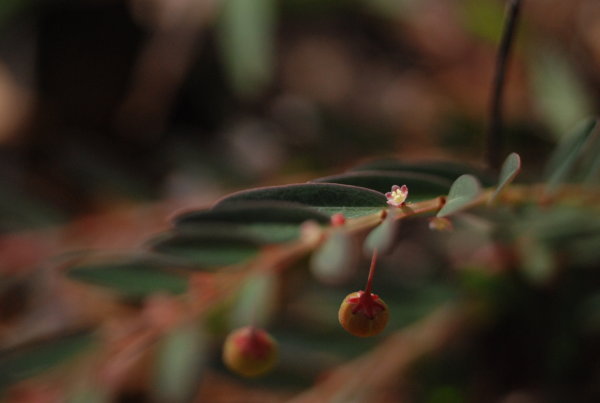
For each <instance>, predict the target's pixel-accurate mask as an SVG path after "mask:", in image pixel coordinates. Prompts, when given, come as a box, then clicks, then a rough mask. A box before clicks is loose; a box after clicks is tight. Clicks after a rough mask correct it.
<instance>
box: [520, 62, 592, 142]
mask: <svg viewBox="0 0 600 403" xmlns="http://www.w3.org/2000/svg"><path fill="white" fill-rule="evenodd" d="M532 66H533V67H532V68H533V72H532V74H531V77H533V89H534V93H535V100H536V101H537V103H538V106H539V109H540V111H541V113H542V115H543V117H544V121H545V122H548V123H549V125H550V128H551V129H552V131H553V132H554V137H555V139H557V140H559V139H561V138H562V137H563V135H564V133H566V132H567V131H568V130H569V128H571V127H572V126H573V125H574V124H575V123H577V122H578V121H581V120H582V119H584V118H585V117H586V116H589V115H590V114H591V113H592V111H593V108H592V105H591V102H590V95H589V92H588V91H586V87H585V86H584V84H583V83H582V82H581V80H580V78H579V75H578V74H577V73H576V72H575V71H574V70H573V66H571V65H570V64H569V62H568V59H567V58H566V57H565V55H563V54H560V53H559V52H557V51H550V50H546V51H543V52H540V53H539V55H538V56H537V57H536V58H535V59H534V61H533V63H532Z"/></svg>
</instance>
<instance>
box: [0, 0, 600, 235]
mask: <svg viewBox="0 0 600 403" xmlns="http://www.w3.org/2000/svg"><path fill="white" fill-rule="evenodd" d="M503 10H504V1H500V0H464V1H455V0H419V1H416V0H369V1H364V0H344V1H339V0H318V1H317V0H314V1H313V0H279V1H278V0H253V1H252V2H248V1H244V0H228V1H218V0H130V1H124V0H81V1H67V0H64V1H61V0H4V1H2V2H1V4H0V155H1V158H0V164H1V167H0V231H2V232H8V231H15V230H22V229H29V228H36V227H43V226H48V225H53V224H61V223H65V222H67V220H69V219H72V218H74V217H78V216H80V215H81V214H84V213H89V212H94V211H97V210H102V211H103V210H105V209H106V208H107V206H109V207H110V206H112V207H114V205H115V204H116V205H121V204H129V203H136V202H140V201H156V200H163V201H171V202H172V203H173V204H172V206H175V207H178V206H181V205H183V206H185V205H189V204H190V203H192V204H198V203H210V202H212V201H213V200H214V199H215V198H216V197H218V196H219V195H222V194H223V193H224V192H226V191H228V190H231V189H236V188H240V187H244V186H245V187H247V186H252V185H257V184H262V183H282V182H290V181H295V180H303V179H305V178H307V177H314V176H315V173H323V172H336V171H339V169H341V168H343V167H345V166H347V165H349V164H353V163H355V162H356V161H357V160H358V159H363V158H366V157H370V156H377V155H381V154H387V155H389V154H393V155H396V156H399V157H402V158H408V159H414V158H422V157H438V156H442V155H445V156H451V157H453V158H460V159H467V160H471V161H474V162H481V160H482V155H483V154H482V149H483V142H484V139H483V134H484V130H485V124H486V121H487V109H488V104H489V101H488V98H489V93H490V86H491V81H492V74H493V66H494V58H495V49H496V46H497V42H498V38H499V37H500V32H501V23H502V16H503ZM599 19H600V4H598V2H597V1H594V0H574V1H569V2H564V1H559V0H528V1H527V2H526V4H525V9H524V16H523V24H522V26H521V28H522V29H521V30H520V34H519V38H518V46H517V49H516V52H515V57H514V59H513V63H512V64H511V68H510V77H509V84H508V89H507V99H506V119H507V126H508V129H507V136H508V140H507V143H508V144H507V150H510V151H512V150H516V151H518V152H520V153H521V155H522V156H523V159H524V160H525V161H527V163H528V164H529V165H530V166H529V167H528V168H531V169H532V170H534V169H535V166H536V163H537V162H538V161H540V160H542V159H543V158H544V157H545V155H546V153H547V151H548V150H549V149H550V147H551V145H552V144H553V143H554V142H555V141H556V140H557V138H558V137H559V136H560V135H561V134H563V133H565V131H566V130H567V129H568V128H570V127H571V126H572V125H573V124H574V123H575V122H576V121H577V120H578V119H579V118H581V117H582V116H588V115H590V114H591V113H593V111H595V110H596V109H597V100H598V95H599V93H600V74H599V71H600V70H599V63H600V29H599V28H598V27H599V26H600V24H598V23H597V22H598V20H599Z"/></svg>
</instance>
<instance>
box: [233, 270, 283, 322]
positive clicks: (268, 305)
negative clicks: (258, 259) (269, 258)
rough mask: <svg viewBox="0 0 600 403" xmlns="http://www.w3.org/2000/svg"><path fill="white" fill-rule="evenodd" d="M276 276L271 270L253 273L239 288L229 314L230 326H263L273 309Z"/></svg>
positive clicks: (275, 296) (275, 298)
mask: <svg viewBox="0 0 600 403" xmlns="http://www.w3.org/2000/svg"><path fill="white" fill-rule="evenodd" d="M276 280H277V278H276V276H275V274H274V273H273V272H272V271H265V272H263V273H257V274H254V275H252V276H250V277H248V278H247V279H246V282H245V283H244V285H243V286H242V288H241V289H240V291H239V293H238V295H237V298H236V301H235V303H234V306H233V309H232V311H231V316H230V325H231V327H232V328H238V327H242V326H248V325H250V324H252V325H254V326H259V327H265V326H266V325H267V324H268V322H269V320H270V318H271V315H272V314H273V313H274V311H275V304H276V302H277V295H276V292H277V282H276Z"/></svg>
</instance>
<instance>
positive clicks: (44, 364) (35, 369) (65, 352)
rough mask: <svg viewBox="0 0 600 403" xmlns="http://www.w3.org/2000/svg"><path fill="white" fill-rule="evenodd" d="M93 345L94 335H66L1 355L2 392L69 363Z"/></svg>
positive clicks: (83, 333) (0, 384)
mask: <svg viewBox="0 0 600 403" xmlns="http://www.w3.org/2000/svg"><path fill="white" fill-rule="evenodd" d="M92 342H93V337H92V333H91V332H90V331H82V332H78V333H74V334H69V335H63V336H60V337H57V338H53V339H49V340H43V341H39V342H36V343H35V344H32V345H28V346H23V347H18V348H15V349H10V350H5V351H1V352H0V390H2V389H4V388H5V387H7V386H9V385H11V384H13V383H16V382H19V381H22V380H24V379H27V378H31V377H33V376H36V375H38V374H40V373H42V372H44V371H47V370H49V369H51V368H53V367H56V366H58V365H61V364H65V363H67V362H68V361H69V360H71V359H72V358H73V357H74V356H76V355H77V354H79V353H81V352H83V351H84V350H85V349H86V348H87V347H89V346H90V345H91V344H92Z"/></svg>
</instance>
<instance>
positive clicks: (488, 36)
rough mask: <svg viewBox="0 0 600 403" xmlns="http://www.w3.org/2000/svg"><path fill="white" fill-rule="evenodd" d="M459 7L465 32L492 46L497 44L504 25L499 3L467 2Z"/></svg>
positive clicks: (468, 0) (476, 0)
mask: <svg viewBox="0 0 600 403" xmlns="http://www.w3.org/2000/svg"><path fill="white" fill-rule="evenodd" d="M461 5H462V13H463V19H464V25H465V27H466V28H467V30H469V32H471V33H472V34H474V35H477V36H478V37H480V38H482V39H485V40H487V41H489V42H490V43H492V44H497V43H498V40H499V38H500V36H501V33H502V26H503V25H504V24H503V21H504V10H503V8H502V6H501V5H500V3H499V2H495V1H481V0H467V1H463V2H461Z"/></svg>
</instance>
